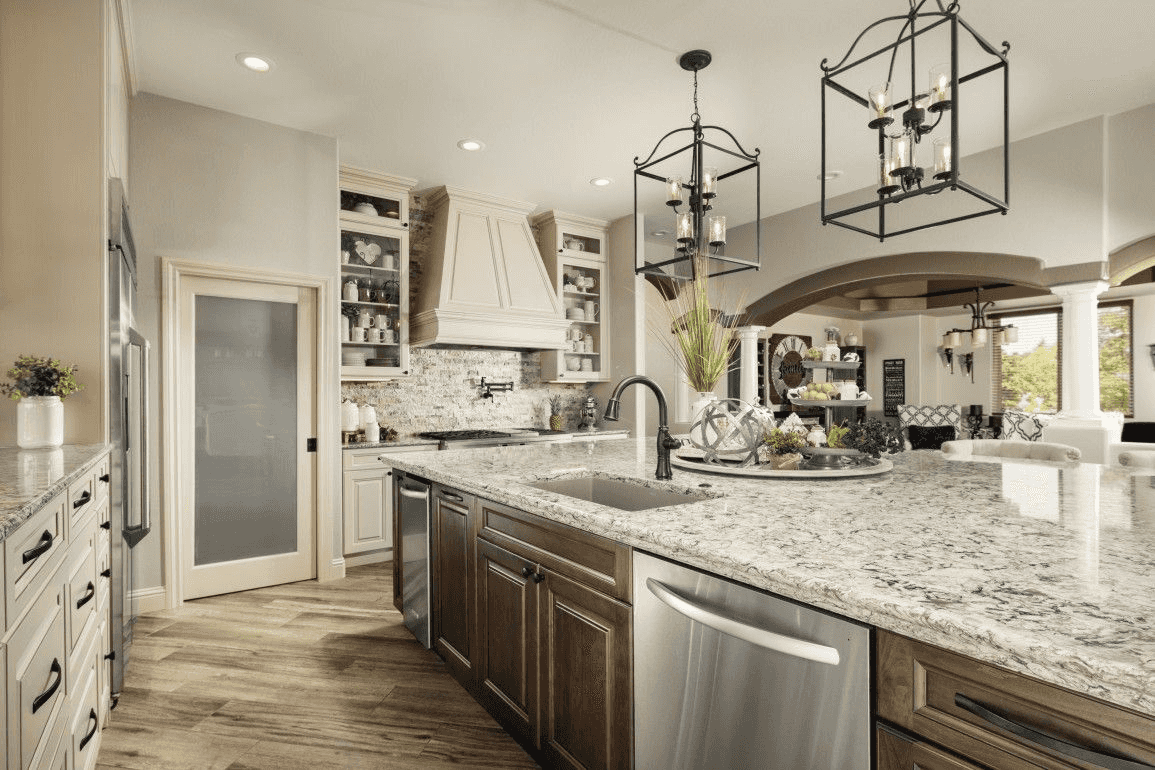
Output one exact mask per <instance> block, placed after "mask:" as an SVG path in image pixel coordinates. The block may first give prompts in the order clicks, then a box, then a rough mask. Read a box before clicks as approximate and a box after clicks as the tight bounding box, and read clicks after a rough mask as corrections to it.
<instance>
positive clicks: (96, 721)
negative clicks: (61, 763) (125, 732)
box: [68, 647, 101, 770]
mask: <svg viewBox="0 0 1155 770" xmlns="http://www.w3.org/2000/svg"><path fill="white" fill-rule="evenodd" d="M98 654H99V651H98V650H96V649H95V647H94V648H93V650H92V652H91V654H89V655H88V656H87V658H86V659H85V660H84V662H83V664H82V667H81V668H82V670H81V672H80V674H81V675H80V676H79V677H78V680H79V681H80V684H79V686H78V687H77V688H76V689H75V690H73V691H72V693H71V696H72V697H71V700H70V703H71V705H72V714H71V716H70V718H69V721H68V737H69V741H70V743H71V746H70V750H71V752H72V767H73V770H89V769H90V768H93V767H95V766H96V753H97V751H99V750H100V727H101V716H100V704H99V702H98V700H97V699H98V698H99V693H100V688H99V686H98V682H97V676H98V673H99V671H100V667H99V662H98V661H99V658H98Z"/></svg>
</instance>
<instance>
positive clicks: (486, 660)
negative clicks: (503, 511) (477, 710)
mask: <svg viewBox="0 0 1155 770" xmlns="http://www.w3.org/2000/svg"><path fill="white" fill-rule="evenodd" d="M536 569H537V566H536V565H535V564H534V563H533V562H531V561H529V560H528V559H524V558H522V557H520V556H517V555H515V554H513V553H511V552H510V551H507V550H506V549H504V548H501V547H499V546H497V545H494V544H493V543H490V542H488V541H486V540H478V541H477V581H476V584H477V648H478V654H477V656H476V660H475V661H474V668H475V669H476V671H477V682H478V690H479V695H480V700H481V702H482V704H483V705H484V706H485V707H486V709H487V710H488V711H489V713H490V714H493V716H494V717H495V718H496V719H497V721H498V722H500V723H501V724H502V726H503V727H505V729H506V730H508V731H509V732H510V733H512V734H513V735H514V736H515V737H517V738H518V739H519V740H521V741H522V742H523V743H528V744H529V745H532V746H536V745H537V725H538V714H537V704H538V699H537V688H538V681H537V657H538V656H537V650H538V646H537V585H536V584H535V582H534V574H535V571H536Z"/></svg>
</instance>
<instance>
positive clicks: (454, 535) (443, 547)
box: [430, 484, 477, 689]
mask: <svg viewBox="0 0 1155 770" xmlns="http://www.w3.org/2000/svg"><path fill="white" fill-rule="evenodd" d="M432 498H433V504H432V522H431V530H432V531H431V532H430V535H431V537H432V539H433V542H432V551H433V574H432V581H433V648H434V649H435V650H436V651H437V653H438V654H440V655H441V657H442V658H444V659H445V663H446V665H447V666H448V667H449V670H450V671H451V672H452V673H453V675H454V676H455V677H456V678H457V680H458V681H459V682H461V683H462V684H464V685H466V687H467V688H470V689H472V685H473V683H474V673H473V653H474V643H473V630H474V624H475V622H476V614H475V607H474V597H473V574H474V571H475V564H474V558H473V541H474V538H475V536H476V532H475V528H476V516H475V515H474V512H475V510H476V507H477V506H476V505H475V502H476V501H475V499H474V498H473V497H472V496H470V495H466V494H463V493H461V492H457V491H455V490H452V489H448V488H446V487H443V486H441V485H440V484H434V485H433V491H432Z"/></svg>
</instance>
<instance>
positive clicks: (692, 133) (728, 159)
mask: <svg viewBox="0 0 1155 770" xmlns="http://www.w3.org/2000/svg"><path fill="white" fill-rule="evenodd" d="M711 60H712V57H711V55H710V52H709V51H703V50H695V51H688V52H687V53H684V54H682V56H681V58H679V60H678V63H679V64H680V65H681V67H682V69H684V70H687V71H689V72H693V73H694V112H693V114H692V115H690V125H689V126H686V127H683V128H676V129H674V130H673V131H670V132H669V133H667V134H666V135H665V136H663V137H662V138H661V139H660V140H658V143H657V144H656V145H655V146H654V149H653V150H652V151H651V152H650V154H649V156H648V157H647V158H646V159H645V160H641V159H640V158H637V157H635V158H634V219H635V221H637V220H638V218H639V217H649V218H650V221H652V220H653V219H658V220H659V221H661V220H662V219H663V218H664V217H668V216H672V220H673V221H672V222H669V224H668V225H666V224H663V225H660V229H658V230H656V231H654V232H653V233H652V237H653V238H665V239H666V240H663V241H660V242H658V241H651V240H649V239H647V242H646V243H645V244H644V245H641V247H640V248H639V244H636V243H635V249H634V253H635V254H637V255H638V257H637V263H636V264H635V269H634V271H635V272H636V273H638V274H644V275H647V276H651V277H663V278H671V279H675V280H689V279H693V278H694V277H695V275H694V273H695V270H696V269H698V268H697V267H695V265H696V264H697V265H705V266H706V270H707V271H708V273H707V274H708V276H716V275H724V274H726V273H733V272H737V271H739V270H751V269H752V270H757V269H758V266H759V263H760V260H761V253H762V227H761V222H760V220H761V218H762V212H761V196H760V193H759V188H760V185H761V181H762V178H761V168H760V166H759V163H758V155H759V152H760V151H759V150H758V149H757V148H755V149H754V151H753V152H752V153H749V152H747V151H746V150H745V149H744V148H743V147H742V145H741V144H740V143H739V142H738V140H737V139H735V138H734V135H733V134H731V133H730V132H729V131H727V130H726V129H724V128H722V127H720V126H709V125H707V126H704V125H702V120H701V116H700V115H699V114H698V72H699V71H701V70H703V69H705V68H706V67H707V66H708V65H709V64H710V62H711ZM686 133H688V134H689V137H688V138H689V144H686V145H684V146H681V147H676V148H673V147H671V146H667V147H663V144H664V143H665V142H666V140H667V139H671V138H673V137H677V138H682V139H685V138H687V137H686V136H685V134H686ZM675 141H676V139H675ZM672 144H673V142H671V145H672ZM746 180H749V181H748V182H747V181H746ZM654 182H657V183H658V185H660V188H659V187H658V186H657V185H655V184H653V183H654ZM743 182H746V189H747V190H748V195H749V197H748V198H746V199H745V200H743V199H742V195H743V186H742V183H743ZM659 190H660V196H659V195H658V194H657V193H658V192H659ZM661 204H664V205H665V207H667V209H668V211H666V212H663V211H661V208H662V206H661ZM735 204H738V205H737V206H736V205H735ZM743 204H745V205H743ZM722 206H725V207H727V209H728V210H730V211H733V210H734V209H735V208H740V209H741V210H742V211H749V210H752V211H753V214H754V233H753V235H754V237H753V242H754V246H753V253H747V254H734V253H727V250H726V242H727V231H726V222H727V217H726V215H725V214H722V213H719V209H720V207H722ZM649 225H650V222H649V221H648V222H647V229H649ZM670 235H672V236H673V237H672V238H669V236H670ZM647 251H649V252H650V254H651V256H649V257H647ZM699 256H700V257H703V259H696V257H699Z"/></svg>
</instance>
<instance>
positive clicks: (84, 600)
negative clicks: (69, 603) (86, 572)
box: [76, 580, 96, 609]
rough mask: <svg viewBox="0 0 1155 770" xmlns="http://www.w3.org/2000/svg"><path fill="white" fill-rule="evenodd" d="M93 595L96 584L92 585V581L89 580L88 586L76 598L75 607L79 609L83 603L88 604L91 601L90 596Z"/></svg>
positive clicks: (94, 594)
mask: <svg viewBox="0 0 1155 770" xmlns="http://www.w3.org/2000/svg"><path fill="white" fill-rule="evenodd" d="M94 596H96V586H94V585H93V584H92V581H91V580H89V581H88V588H87V589H86V590H85V592H84V596H82V597H80V598H79V599H77V600H76V609H80V608H81V607H83V606H84V605H86V604H88V603H89V602H90V601H92V597H94Z"/></svg>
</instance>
